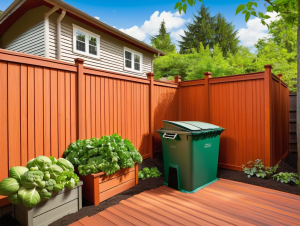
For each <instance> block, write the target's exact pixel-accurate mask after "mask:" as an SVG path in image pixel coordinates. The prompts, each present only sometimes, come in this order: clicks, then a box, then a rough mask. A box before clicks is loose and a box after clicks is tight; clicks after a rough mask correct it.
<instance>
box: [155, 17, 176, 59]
mask: <svg viewBox="0 0 300 226" xmlns="http://www.w3.org/2000/svg"><path fill="white" fill-rule="evenodd" d="M150 41H151V45H152V46H153V47H154V48H157V49H159V50H161V51H164V52H165V53H172V52H175V51H176V46H175V44H173V43H172V41H171V37H170V33H168V32H167V29H166V25H165V21H162V22H161V25H160V29H159V34H158V35H154V36H151V37H150Z"/></svg>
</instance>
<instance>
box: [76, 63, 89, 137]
mask: <svg viewBox="0 0 300 226" xmlns="http://www.w3.org/2000/svg"><path fill="white" fill-rule="evenodd" d="M74 61H75V65H77V139H81V140H83V139H85V138H86V136H85V92H84V91H85V87H84V84H85V80H84V73H83V62H84V60H83V59H80V58H77V59H75V60H74Z"/></svg>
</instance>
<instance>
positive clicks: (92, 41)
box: [89, 36, 97, 46]
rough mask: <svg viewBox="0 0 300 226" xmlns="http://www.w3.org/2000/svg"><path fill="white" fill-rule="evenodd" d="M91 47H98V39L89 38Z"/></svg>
mask: <svg viewBox="0 0 300 226" xmlns="http://www.w3.org/2000/svg"><path fill="white" fill-rule="evenodd" d="M89 40H90V45H93V46H97V39H96V38H94V37H91V36H90V37H89Z"/></svg>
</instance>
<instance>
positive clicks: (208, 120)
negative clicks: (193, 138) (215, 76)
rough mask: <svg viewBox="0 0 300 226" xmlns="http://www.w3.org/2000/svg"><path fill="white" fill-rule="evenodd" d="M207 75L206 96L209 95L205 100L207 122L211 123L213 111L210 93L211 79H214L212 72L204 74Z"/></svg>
mask: <svg viewBox="0 0 300 226" xmlns="http://www.w3.org/2000/svg"><path fill="white" fill-rule="evenodd" d="M204 75H205V83H204V85H205V94H206V95H207V96H206V97H205V98H204V99H205V105H204V106H205V107H206V109H207V110H206V113H207V116H206V120H207V122H211V109H210V93H209V79H210V78H211V77H212V73H211V72H209V71H208V72H204Z"/></svg>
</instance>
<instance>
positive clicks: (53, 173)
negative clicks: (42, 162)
mask: <svg viewBox="0 0 300 226" xmlns="http://www.w3.org/2000/svg"><path fill="white" fill-rule="evenodd" d="M62 172H64V170H63V169H62V168H61V167H60V166H58V165H51V166H50V168H49V173H50V177H51V178H52V179H54V180H55V179H56V178H57V177H58V176H60V175H61V174H62Z"/></svg>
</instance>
